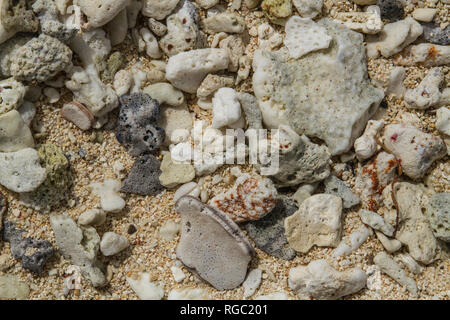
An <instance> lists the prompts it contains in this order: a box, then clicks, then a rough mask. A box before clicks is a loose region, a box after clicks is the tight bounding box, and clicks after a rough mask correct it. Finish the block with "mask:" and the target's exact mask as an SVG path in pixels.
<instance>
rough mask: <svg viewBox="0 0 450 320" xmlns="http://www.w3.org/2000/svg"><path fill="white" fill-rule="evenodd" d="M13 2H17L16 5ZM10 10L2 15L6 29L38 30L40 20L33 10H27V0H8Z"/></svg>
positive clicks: (12, 30)
mask: <svg viewBox="0 0 450 320" xmlns="http://www.w3.org/2000/svg"><path fill="white" fill-rule="evenodd" d="M13 2H17V3H16V4H15V5H14V4H13ZM8 3H9V5H8V10H6V12H5V13H4V16H2V17H1V21H2V24H3V26H4V27H5V29H6V30H7V31H9V32H37V31H38V28H39V20H38V19H37V18H36V17H35V15H34V13H33V11H32V10H27V3H26V1H25V0H19V1H13V0H9V1H8Z"/></svg>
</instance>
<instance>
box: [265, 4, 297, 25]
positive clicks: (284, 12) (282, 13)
mask: <svg viewBox="0 0 450 320" xmlns="http://www.w3.org/2000/svg"><path fill="white" fill-rule="evenodd" d="M261 8H262V9H263V11H264V14H265V15H266V17H267V18H268V19H269V20H270V21H272V22H273V23H276V24H281V25H284V23H285V22H286V19H287V18H289V17H290V16H291V15H292V1H291V0H264V1H263V3H262V4H261Z"/></svg>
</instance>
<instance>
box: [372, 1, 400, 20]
mask: <svg viewBox="0 0 450 320" xmlns="http://www.w3.org/2000/svg"><path fill="white" fill-rule="evenodd" d="M377 5H378V6H379V7H380V13H381V18H382V19H387V20H389V21H390V22H395V21H398V20H401V19H403V15H404V11H403V5H402V4H401V2H400V1H399V0H378V1H377Z"/></svg>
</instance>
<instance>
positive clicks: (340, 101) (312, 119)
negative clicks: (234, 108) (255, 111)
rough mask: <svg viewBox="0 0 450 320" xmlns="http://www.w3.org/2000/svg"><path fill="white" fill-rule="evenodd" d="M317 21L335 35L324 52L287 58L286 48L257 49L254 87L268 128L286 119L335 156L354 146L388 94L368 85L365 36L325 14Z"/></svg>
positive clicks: (282, 122)
mask: <svg viewBox="0 0 450 320" xmlns="http://www.w3.org/2000/svg"><path fill="white" fill-rule="evenodd" d="M318 25H320V26H322V27H324V28H325V29H326V31H327V33H328V34H329V35H330V36H331V37H332V38H333V41H332V42H331V45H330V48H329V49H328V50H326V51H324V52H322V51H317V52H313V53H310V54H308V55H306V56H304V57H302V58H300V59H298V60H289V58H288V55H287V54H286V52H285V51H283V50H280V51H279V52H268V51H260V50H258V51H256V52H255V55H254V60H253V68H254V71H255V73H254V75H253V89H254V92H255V95H256V97H257V98H258V102H259V105H260V108H261V111H262V114H263V119H264V123H265V124H266V125H267V126H268V127H269V128H278V127H279V125H280V124H288V125H290V126H291V127H292V128H293V129H294V130H296V131H297V132H298V133H305V134H306V135H308V136H315V137H318V138H321V139H323V140H325V142H326V144H327V145H328V147H329V149H330V151H331V153H332V154H333V155H335V154H340V153H343V152H346V151H348V150H349V149H350V148H351V146H352V145H353V142H354V141H355V139H356V138H358V137H359V136H360V135H361V133H362V131H363V130H364V128H365V126H366V123H367V121H368V119H369V118H370V117H371V116H372V115H373V114H374V113H375V112H376V110H377V108H378V105H379V103H380V102H381V100H382V98H383V96H384V94H383V92H382V90H380V89H376V88H374V87H373V86H372V85H371V84H370V81H369V78H368V75H367V67H366V57H365V52H364V51H365V50H364V46H363V42H362V41H363V37H362V35H361V34H358V33H356V32H354V31H351V30H349V29H347V28H345V27H342V26H341V25H338V24H336V23H334V22H331V21H330V20H327V19H322V20H320V21H319V22H318ZM330 97H332V101H329V99H330ZM330 108H331V109H330Z"/></svg>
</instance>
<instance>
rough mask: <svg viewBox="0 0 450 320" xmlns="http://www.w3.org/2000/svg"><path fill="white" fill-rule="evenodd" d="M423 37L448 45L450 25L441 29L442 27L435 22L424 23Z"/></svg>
mask: <svg viewBox="0 0 450 320" xmlns="http://www.w3.org/2000/svg"><path fill="white" fill-rule="evenodd" d="M422 27H423V38H424V39H425V40H426V41H427V42H431V43H434V44H438V45H441V46H448V45H449V44H450V25H448V26H447V27H445V28H444V29H441V27H440V26H439V25H437V24H435V23H424V24H422Z"/></svg>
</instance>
